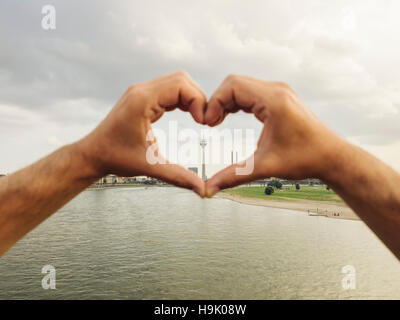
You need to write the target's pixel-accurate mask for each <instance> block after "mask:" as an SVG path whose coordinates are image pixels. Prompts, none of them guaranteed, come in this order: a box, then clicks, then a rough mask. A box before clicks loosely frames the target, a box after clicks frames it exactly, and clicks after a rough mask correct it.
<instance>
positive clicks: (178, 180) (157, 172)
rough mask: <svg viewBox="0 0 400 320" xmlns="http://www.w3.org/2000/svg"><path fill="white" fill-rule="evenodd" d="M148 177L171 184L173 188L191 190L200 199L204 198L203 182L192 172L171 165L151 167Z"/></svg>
mask: <svg viewBox="0 0 400 320" xmlns="http://www.w3.org/2000/svg"><path fill="white" fill-rule="evenodd" d="M148 175H149V176H151V177H154V178H157V179H160V180H163V181H165V182H168V183H171V184H173V185H175V186H178V187H181V188H185V189H189V190H193V191H194V192H196V193H197V194H198V195H199V196H200V197H202V198H203V197H204V196H205V188H204V182H203V180H201V179H200V177H199V176H198V175H197V174H195V173H194V172H192V171H189V170H187V169H185V168H184V167H182V166H180V165H177V164H172V163H165V164H162V163H159V164H155V165H152V168H151V170H150V172H149V173H148Z"/></svg>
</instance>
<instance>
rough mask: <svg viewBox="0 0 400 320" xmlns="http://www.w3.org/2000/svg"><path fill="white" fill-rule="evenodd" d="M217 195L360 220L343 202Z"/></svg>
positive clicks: (320, 214)
mask: <svg viewBox="0 0 400 320" xmlns="http://www.w3.org/2000/svg"><path fill="white" fill-rule="evenodd" d="M217 197H219V198H223V199H228V200H232V201H235V202H239V203H243V204H248V205H253V206H263V207H270V208H278V209H288V210H296V211H303V212H307V213H308V214H309V215H310V216H324V217H327V218H333V219H346V220H360V219H359V218H358V216H357V215H356V214H355V213H354V211H353V210H352V209H350V208H349V207H348V206H347V205H346V204H345V203H344V202H333V201H332V202H331V201H316V200H304V199H284V200H283V199H281V200H275V199H274V200H270V199H260V198H255V197H244V196H240V195H236V194H230V193H228V192H224V191H222V192H219V193H217Z"/></svg>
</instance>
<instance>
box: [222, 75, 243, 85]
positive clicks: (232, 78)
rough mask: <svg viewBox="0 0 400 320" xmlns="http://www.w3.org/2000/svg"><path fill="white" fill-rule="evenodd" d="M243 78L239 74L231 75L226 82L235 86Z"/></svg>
mask: <svg viewBox="0 0 400 320" xmlns="http://www.w3.org/2000/svg"><path fill="white" fill-rule="evenodd" d="M240 79H241V77H240V76H239V75H237V74H230V75H228V76H227V77H226V79H225V82H227V83H229V84H231V85H234V84H236V83H238V82H239V81H240Z"/></svg>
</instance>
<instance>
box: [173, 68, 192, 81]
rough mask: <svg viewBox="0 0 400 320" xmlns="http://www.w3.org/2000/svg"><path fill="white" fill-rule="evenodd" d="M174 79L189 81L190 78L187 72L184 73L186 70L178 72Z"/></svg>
mask: <svg viewBox="0 0 400 320" xmlns="http://www.w3.org/2000/svg"><path fill="white" fill-rule="evenodd" d="M174 77H175V78H182V79H187V78H189V75H188V74H187V72H186V71H184V70H179V71H177V72H175V73H174Z"/></svg>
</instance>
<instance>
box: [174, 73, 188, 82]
mask: <svg viewBox="0 0 400 320" xmlns="http://www.w3.org/2000/svg"><path fill="white" fill-rule="evenodd" d="M187 77H188V76H187V75H186V73H185V72H184V71H178V72H175V73H174V76H173V82H174V83H175V84H176V85H183V84H185V83H186V81H187Z"/></svg>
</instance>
